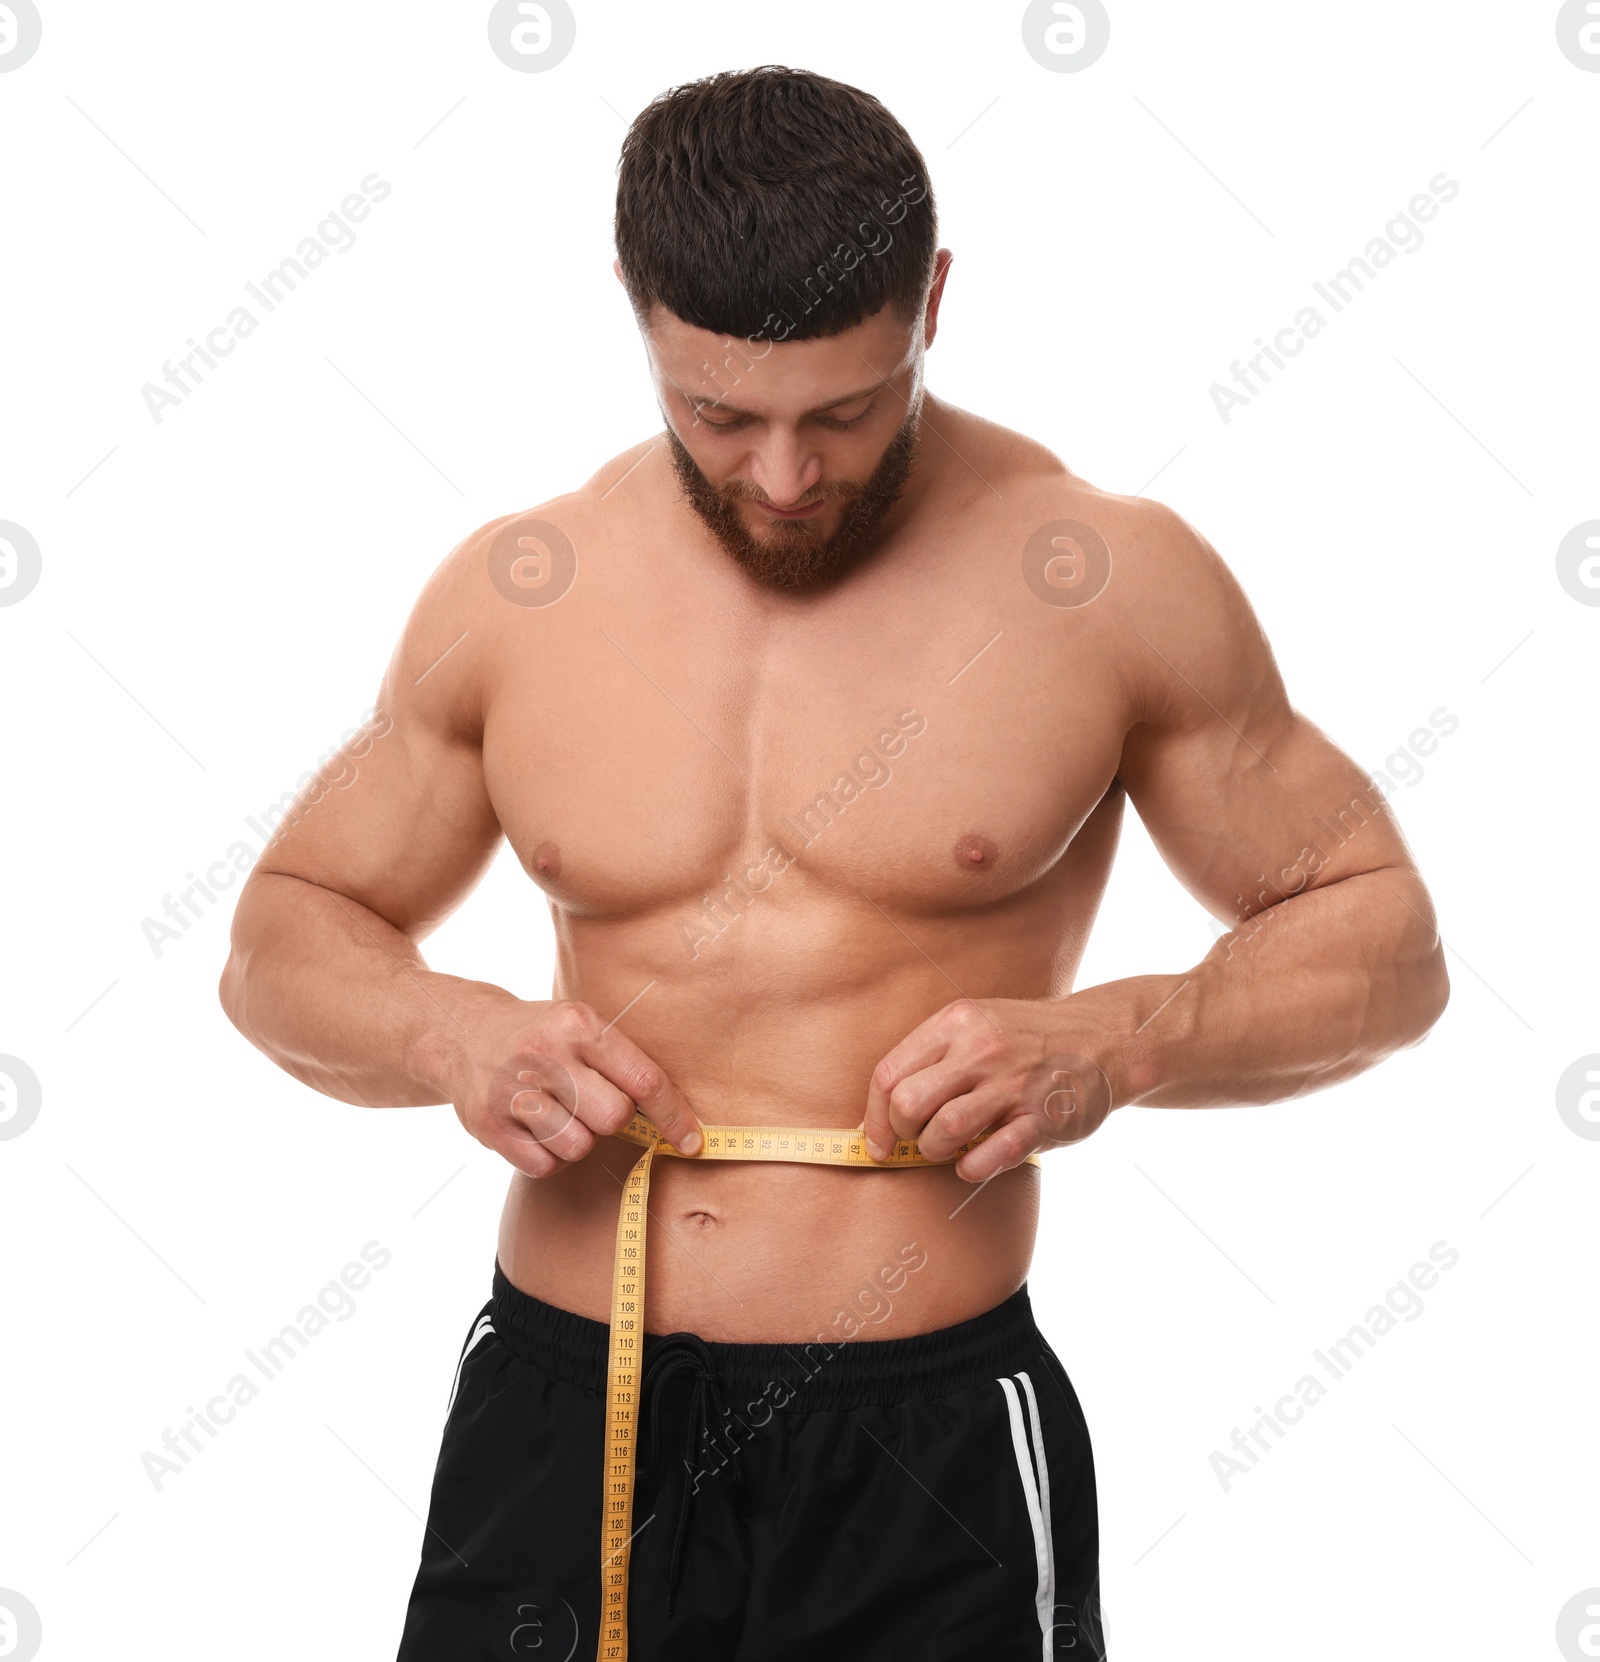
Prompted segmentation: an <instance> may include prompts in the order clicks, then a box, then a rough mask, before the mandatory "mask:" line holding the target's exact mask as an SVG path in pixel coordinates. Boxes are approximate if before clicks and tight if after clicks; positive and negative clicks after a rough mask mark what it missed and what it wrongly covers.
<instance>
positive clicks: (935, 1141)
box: [917, 1080, 1011, 1160]
mask: <svg viewBox="0 0 1600 1662" xmlns="http://www.w3.org/2000/svg"><path fill="white" fill-rule="evenodd" d="M973 1084H974V1088H973V1089H971V1090H968V1091H967V1092H966V1094H965V1095H962V1094H961V1093H960V1092H959V1091H952V1092H950V1093H949V1094H948V1096H947V1097H946V1100H945V1101H944V1103H943V1104H942V1106H941V1107H940V1108H939V1109H938V1111H937V1112H936V1113H935V1114H934V1115H933V1117H932V1119H930V1120H929V1121H928V1123H927V1124H926V1125H925V1126H923V1128H922V1134H921V1136H919V1137H918V1138H917V1146H918V1147H919V1148H920V1149H921V1150H922V1152H923V1153H924V1154H926V1155H927V1157H928V1158H929V1159H930V1160H948V1159H949V1158H950V1156H951V1155H952V1154H954V1153H955V1151H956V1150H957V1149H958V1148H960V1147H961V1145H962V1144H963V1143H964V1142H967V1141H969V1140H970V1139H971V1138H973V1137H976V1136H977V1134H978V1133H979V1132H980V1131H986V1130H988V1128H989V1127H990V1126H991V1125H993V1124H994V1123H995V1121H996V1120H999V1119H1002V1118H1003V1116H1004V1115H1005V1113H1006V1111H1007V1109H1008V1108H1009V1107H1010V1106H1011V1104H1010V1103H1008V1102H1007V1100H1006V1097H1005V1093H1004V1092H1003V1091H1002V1090H1000V1089H999V1087H998V1086H996V1085H995V1084H994V1083H993V1081H983V1080H975V1081H974V1082H973Z"/></svg>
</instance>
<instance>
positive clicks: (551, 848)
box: [528, 843, 561, 883]
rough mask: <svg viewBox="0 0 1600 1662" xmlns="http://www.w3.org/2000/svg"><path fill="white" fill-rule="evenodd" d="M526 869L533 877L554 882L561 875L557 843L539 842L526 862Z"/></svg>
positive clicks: (559, 852)
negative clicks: (531, 856)
mask: <svg viewBox="0 0 1600 1662" xmlns="http://www.w3.org/2000/svg"><path fill="white" fill-rule="evenodd" d="M528 870H529V871H531V872H532V873H533V875H534V876H535V877H542V878H544V879H546V880H547V881H549V882H552V883H553V882H554V881H555V880H556V878H558V877H559V876H560V875H561V846H560V844H559V843H540V844H539V846H538V847H537V848H536V849H534V851H533V858H532V859H531V860H530V861H529V862H528Z"/></svg>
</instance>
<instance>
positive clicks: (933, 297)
mask: <svg viewBox="0 0 1600 1662" xmlns="http://www.w3.org/2000/svg"><path fill="white" fill-rule="evenodd" d="M954 258H955V255H954V254H953V253H952V252H951V251H950V250H949V249H948V248H941V249H940V250H939V252H938V253H937V254H936V255H935V256H934V261H933V281H932V283H930V284H929V285H928V304H927V307H926V308H925V309H924V311H923V332H922V344H923V345H924V346H932V345H933V337H934V336H935V335H936V334H938V332H939V302H940V301H941V300H942V299H943V298H944V280H945V278H946V277H948V276H949V275H950V262H951V261H952V260H953V259H954Z"/></svg>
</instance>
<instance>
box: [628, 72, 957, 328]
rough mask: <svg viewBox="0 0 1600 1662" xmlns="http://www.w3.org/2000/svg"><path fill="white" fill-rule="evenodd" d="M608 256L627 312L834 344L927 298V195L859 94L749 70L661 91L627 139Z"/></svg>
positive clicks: (924, 178)
mask: <svg viewBox="0 0 1600 1662" xmlns="http://www.w3.org/2000/svg"><path fill="white" fill-rule="evenodd" d="M616 239H617V257H618V259H619V260H620V261H621V262H622V275H623V281H624V283H625V284H626V285H627V290H628V298H629V300H630V301H631V302H632V304H633V309H634V311H635V313H636V314H637V315H638V317H639V318H640V320H641V322H643V321H644V320H645V319H646V318H647V317H648V314H649V312H650V310H651V308H652V307H653V306H655V305H658V304H659V305H661V306H664V307H665V308H666V309H667V310H668V311H669V312H672V313H674V314H675V315H676V316H678V317H680V318H682V319H683V320H684V321H685V322H686V323H692V324H695V325H697V326H698V327H699V328H702V329H714V330H716V331H717V332H719V333H721V334H727V335H735V336H739V335H742V336H745V337H747V338H749V339H768V340H780V341H781V340H806V339H811V338H814V337H816V336H820V335H835V334H838V333H839V332H840V331H841V330H844V329H849V328H851V327H853V326H854V325H855V324H857V323H859V322H861V320H862V319H863V318H866V317H870V316H871V315H872V314H873V313H874V312H877V311H880V310H881V309H882V308H883V307H884V306H885V305H892V306H893V307H894V308H895V312H896V315H898V316H899V317H901V318H902V319H903V320H905V321H906V322H911V321H913V320H915V319H916V318H917V317H918V316H919V315H920V313H921V310H922V306H923V303H924V301H925V300H926V298H927V290H928V284H929V282H930V280H931V279H932V276H933V264H934V256H935V254H936V252H937V249H938V217H937V214H936V213H935V210H934V200H933V187H932V184H931V183H930V181H929V179H928V171H927V168H926V166H925V164H924V163H923V160H922V155H921V152H920V151H918V149H917V147H916V145H915V144H913V143H912V142H911V138H910V135H909V134H907V132H906V130H905V128H904V127H902V126H901V125H900V123H899V122H898V121H896V120H895V118H894V117H893V116H892V115H890V113H889V112H888V110H886V109H885V108H884V107H883V105H882V104H880V103H879V102H878V100H877V99H876V98H874V97H872V96H871V94H870V93H865V92H861V91H859V90H858V89H857V88H855V87H849V86H845V85H844V84H843V83H841V82H839V81H831V80H829V79H828V78H827V77H826V76H824V75H814V74H812V73H811V72H810V71H809V70H804V69H786V68H784V67H783V66H782V65H781V64H764V65H762V66H761V67H760V68H759V69H745V70H738V71H732V70H729V71H725V72H723V73H722V74H720V75H712V76H708V77H707V78H706V79H704V80H700V81H691V82H690V83H689V84H688V85H686V86H681V87H673V88H672V89H671V90H670V91H668V92H664V93H662V94H661V95H660V96H659V97H658V98H656V99H655V100H654V101H653V102H652V103H651V104H650V105H649V106H648V107H647V108H646V109H645V110H643V111H642V112H641V113H640V114H639V116H638V117H637V118H636V119H635V121H634V123H633V125H632V126H631V127H630V128H629V129H628V136H627V138H626V139H625V140H624V141H623V145H622V160H621V162H620V164H619V166H618V177H617V218H616Z"/></svg>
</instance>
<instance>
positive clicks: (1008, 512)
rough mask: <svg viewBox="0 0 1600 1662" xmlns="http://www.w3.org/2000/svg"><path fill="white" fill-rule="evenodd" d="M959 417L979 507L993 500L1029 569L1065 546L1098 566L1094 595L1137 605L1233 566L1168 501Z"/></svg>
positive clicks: (955, 433)
mask: <svg viewBox="0 0 1600 1662" xmlns="http://www.w3.org/2000/svg"><path fill="white" fill-rule="evenodd" d="M954 413H956V414H958V415H959V416H960V418H961V419H960V424H959V426H956V425H954V424H952V426H951V428H950V429H949V431H950V436H951V438H952V439H954V440H956V441H957V443H958V444H963V445H964V450H963V449H953V453H954V455H955V456H956V458H957V460H958V462H964V463H965V472H966V474H967V484H966V488H967V490H968V492H969V494H970V496H971V499H972V501H973V504H974V506H979V505H981V504H983V503H985V502H987V504H988V507H989V508H990V509H991V510H992V511H993V512H994V513H995V514H996V515H997V517H999V518H1000V519H1002V520H1004V521H1005V522H1006V525H1007V529H1008V537H1007V546H1006V549H1005V551H1004V552H1005V554H1006V557H1007V558H1010V557H1011V554H1012V552H1013V546H1012V545H1015V551H1017V552H1020V555H1021V557H1022V560H1023V562H1024V565H1025V567H1026V565H1027V563H1028V561H1029V559H1030V555H1031V556H1033V557H1036V558H1037V560H1039V561H1040V562H1042V563H1045V564H1049V563H1050V561H1051V560H1052V559H1055V558H1056V556H1057V555H1058V554H1059V552H1060V550H1061V549H1062V548H1066V549H1067V550H1069V551H1070V553H1071V556H1072V558H1074V559H1082V560H1083V561H1085V562H1086V563H1087V565H1088V566H1089V567H1090V568H1092V569H1091V570H1090V573H1089V575H1090V577H1091V578H1092V580H1093V586H1094V589H1095V593H1096V595H1098V594H1100V593H1104V594H1106V595H1107V597H1108V598H1110V599H1112V600H1113V601H1118V600H1120V601H1122V602H1126V603H1128V604H1130V605H1133V606H1135V607H1136V608H1138V609H1142V607H1143V606H1144V605H1145V604H1146V603H1147V602H1148V601H1149V599H1150V598H1151V596H1152V595H1153V594H1155V593H1158V592H1161V591H1165V592H1167V593H1168V594H1171V593H1173V592H1175V591H1179V590H1182V591H1196V596H1197V597H1198V592H1199V591H1202V590H1206V589H1207V588H1208V587H1209V585H1208V583H1207V577H1208V575H1209V574H1211V573H1213V572H1215V571H1216V570H1218V569H1225V568H1224V567H1223V563H1222V559H1221V556H1220V555H1218V553H1217V551H1216V550H1215V549H1214V548H1213V547H1212V546H1211V544H1210V543H1209V542H1207V541H1206V539H1205V538H1204V537H1203V536H1202V535H1201V534H1200V533H1199V532H1198V531H1197V530H1196V529H1195V527H1194V526H1192V525H1191V524H1190V523H1189V522H1188V521H1187V520H1186V519H1185V518H1184V517H1183V516H1182V515H1181V514H1179V513H1178V512H1177V511H1176V510H1174V509H1172V508H1170V507H1168V506H1167V505H1166V504H1165V503H1164V502H1160V501H1158V500H1156V499H1155V498H1153V497H1148V496H1145V495H1144V494H1142V493H1133V494H1124V493H1121V492H1117V491H1112V490H1107V489H1106V488H1105V487H1103V486H1101V485H1097V484H1095V483H1094V482H1093V481H1092V480H1089V479H1086V478H1085V477H1084V476H1083V475H1082V474H1079V473H1076V472H1074V471H1073V469H1072V468H1071V467H1069V466H1068V465H1067V463H1066V462H1064V461H1063V460H1062V459H1061V458H1060V457H1059V456H1058V455H1056V454H1055V452H1054V451H1052V450H1051V449H1050V448H1049V447H1048V446H1047V445H1045V444H1043V443H1041V442H1040V441H1039V440H1037V439H1035V438H1032V437H1030V436H1029V435H1027V434H1025V433H1019V432H1016V431H1013V430H1012V429H1010V428H1007V427H1002V426H1000V425H999V424H998V423H996V422H992V421H989V420H987V419H986V418H984V417H981V416H975V415H972V414H971V413H970V412H968V411H960V412H954ZM958 471H960V469H959V468H958ZM1026 574H1027V573H1026V571H1025V572H1024V575H1025V576H1026ZM1063 603H1065V601H1064V599H1063Z"/></svg>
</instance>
